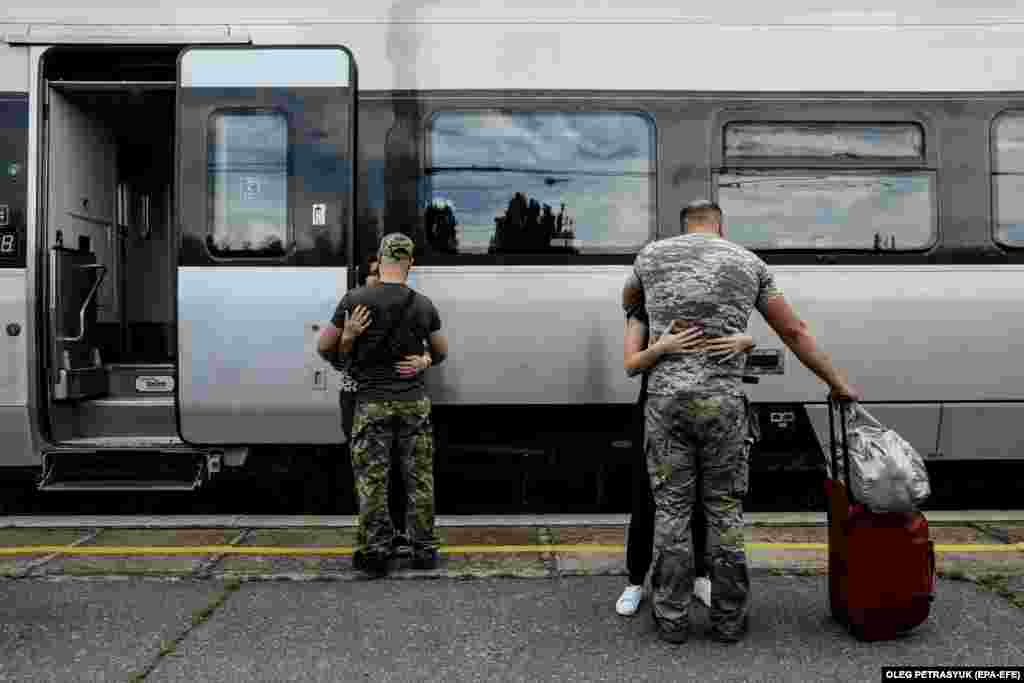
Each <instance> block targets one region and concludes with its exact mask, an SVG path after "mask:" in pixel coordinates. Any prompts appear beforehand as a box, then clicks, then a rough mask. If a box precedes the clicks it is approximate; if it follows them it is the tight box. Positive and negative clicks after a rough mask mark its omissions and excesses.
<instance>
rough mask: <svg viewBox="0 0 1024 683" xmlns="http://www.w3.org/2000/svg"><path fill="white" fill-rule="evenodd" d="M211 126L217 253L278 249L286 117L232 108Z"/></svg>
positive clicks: (283, 219)
mask: <svg viewBox="0 0 1024 683" xmlns="http://www.w3.org/2000/svg"><path fill="white" fill-rule="evenodd" d="M212 124H213V125H212V135H211V139H210V148H209V152H208V154H209V163H208V173H209V179H210V180H209V182H210V190H211V193H210V194H211V232H212V246H213V247H214V248H215V249H217V250H218V251H220V252H238V251H243V252H250V251H271V252H274V253H280V252H281V251H282V250H283V248H284V243H285V241H286V234H287V232H286V231H287V212H288V201H287V196H288V120H287V117H286V116H285V115H284V114H282V113H278V112H231V113H221V114H216V115H215V116H214V118H213V121H212Z"/></svg>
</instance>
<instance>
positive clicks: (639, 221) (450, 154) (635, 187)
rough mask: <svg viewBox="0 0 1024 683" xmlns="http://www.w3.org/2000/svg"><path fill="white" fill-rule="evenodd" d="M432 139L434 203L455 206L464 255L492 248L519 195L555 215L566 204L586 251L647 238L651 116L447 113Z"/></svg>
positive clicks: (439, 118)
mask: <svg viewBox="0 0 1024 683" xmlns="http://www.w3.org/2000/svg"><path fill="white" fill-rule="evenodd" d="M430 143H431V147H430V155H431V165H432V169H433V174H432V175H431V176H429V177H428V183H429V184H430V187H429V190H428V194H429V199H431V200H436V199H445V200H448V201H449V202H451V203H452V204H453V205H454V206H455V215H456V219H457V220H458V222H459V227H458V230H459V245H460V250H462V251H475V250H482V249H486V248H487V245H488V243H489V241H490V238H491V237H492V236H493V234H494V219H495V217H497V216H501V215H503V214H504V213H505V210H506V209H507V207H508V203H509V201H510V200H511V199H512V197H513V195H514V194H515V193H516V192H520V193H523V194H525V195H526V196H527V197H528V198H529V199H536V200H537V201H538V202H540V203H541V204H542V205H543V204H548V205H550V206H551V209H552V212H553V213H554V214H556V215H557V214H558V212H559V211H560V207H561V204H563V203H564V204H565V205H566V213H567V214H568V215H570V216H572V218H573V219H574V220H575V231H576V242H575V244H576V246H577V247H579V248H581V249H583V250H587V249H588V248H589V249H590V250H618V249H630V248H633V247H636V246H638V245H640V244H643V243H644V242H645V241H646V239H647V237H648V234H649V232H650V227H651V222H652V220H653V208H654V207H653V187H652V183H651V179H652V178H653V171H654V169H653V167H654V160H653V129H652V127H651V125H650V122H649V121H648V119H646V118H645V117H643V116H640V115H637V114H620V113H600V114H565V113H507V112H506V113H491V112H480V113H478V112H473V113H463V112H451V113H443V114H439V115H438V116H436V117H435V118H434V120H433V122H432V126H431V131H430ZM555 243H556V244H558V243H559V241H558V240H556V241H555Z"/></svg>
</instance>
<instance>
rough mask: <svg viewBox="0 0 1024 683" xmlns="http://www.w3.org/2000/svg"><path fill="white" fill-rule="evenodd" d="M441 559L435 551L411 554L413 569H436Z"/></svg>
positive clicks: (418, 551) (415, 551) (421, 551)
mask: <svg viewBox="0 0 1024 683" xmlns="http://www.w3.org/2000/svg"><path fill="white" fill-rule="evenodd" d="M440 564H441V557H440V555H438V552H437V551H436V550H414V551H413V553H412V568H413V569H437V568H438V566H439V565H440Z"/></svg>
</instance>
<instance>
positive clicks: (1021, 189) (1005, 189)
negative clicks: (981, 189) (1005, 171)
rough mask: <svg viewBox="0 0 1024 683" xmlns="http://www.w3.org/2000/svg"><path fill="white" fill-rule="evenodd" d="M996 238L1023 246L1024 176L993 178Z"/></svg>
mask: <svg viewBox="0 0 1024 683" xmlns="http://www.w3.org/2000/svg"><path fill="white" fill-rule="evenodd" d="M994 180H995V200H996V201H995V205H996V238H997V239H998V240H999V241H1000V242H1004V243H1006V244H1013V245H1018V246H1024V175H1001V176H995V178H994Z"/></svg>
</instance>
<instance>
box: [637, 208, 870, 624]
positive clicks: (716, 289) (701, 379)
mask: <svg viewBox="0 0 1024 683" xmlns="http://www.w3.org/2000/svg"><path fill="white" fill-rule="evenodd" d="M681 221H682V222H683V227H684V229H685V230H686V234H683V235H680V236H678V237H672V238H669V239H664V240H659V241H657V242H653V243H651V244H648V245H647V246H646V247H644V248H643V249H642V250H641V251H640V253H639V254H638V255H637V258H636V262H635V264H634V272H633V275H632V277H631V280H630V282H628V283H627V286H626V290H627V293H628V291H629V290H634V291H636V292H638V293H639V292H642V294H643V296H644V299H645V301H646V309H647V316H648V319H649V321H650V333H651V335H652V338H657V337H659V336H660V335H662V334H664V333H666V332H668V333H670V334H672V335H674V336H677V337H678V340H679V341H680V342H686V341H687V340H690V339H693V338H694V337H695V336H697V337H700V338H703V339H704V340H706V341H705V346H704V350H703V351H698V352H697V353H693V352H690V353H679V354H666V355H663V356H661V357H660V358H659V359H658V362H657V364H656V365H655V366H654V368H653V369H652V370H651V373H650V380H649V385H648V393H649V396H648V399H647V406H646V410H645V428H646V439H645V443H644V448H645V451H646V456H647V470H648V474H649V475H650V479H651V490H652V493H653V495H654V501H655V507H656V514H655V532H654V561H653V567H652V576H651V587H652V592H653V596H652V601H651V603H652V610H653V614H654V619H655V622H656V624H657V626H658V631H659V635H660V637H661V638H662V639H664V640H667V641H669V642H675V643H680V642H684V641H685V640H686V639H687V637H688V634H689V606H690V600H691V595H692V591H693V581H694V559H693V551H692V539H691V530H690V517H691V511H692V509H693V504H694V497H695V488H696V487H695V472H696V471H697V469H698V467H697V462H698V461H699V463H700V468H699V469H700V476H701V485H702V495H703V505H704V510H705V512H706V515H707V524H708V539H707V546H708V547H707V555H708V559H709V561H710V569H711V585H712V588H711V625H712V631H711V635H712V637H713V638H715V639H716V640H720V641H723V642H735V641H737V640H739V639H740V638H741V637H742V636H743V634H744V633H745V631H746V627H747V611H748V608H749V602H750V579H749V576H748V572H747V560H746V554H745V552H744V542H743V511H742V500H743V497H744V496H745V495H746V493H747V484H748V480H749V476H748V472H749V467H748V456H749V454H750V447H751V445H752V443H753V442H754V440H755V435H756V423H755V422H754V421H753V420H752V419H751V417H752V416H751V411H750V406H749V403H748V402H747V398H746V395H745V394H744V392H743V390H742V388H741V385H740V383H741V381H742V375H743V368H744V365H745V362H746V356H745V355H744V354H736V355H733V356H731V357H729V358H727V359H722V360H716V359H715V358H713V357H712V352H713V351H717V350H720V349H721V346H720V345H719V342H718V341H717V340H718V339H721V338H723V337H731V336H734V335H736V334H738V333H742V332H744V331H745V330H746V327H747V322H748V320H749V318H750V313H751V311H752V310H753V309H754V308H756V309H757V310H758V311H759V312H760V313H761V314H762V315H763V316H764V317H765V319H766V320H767V321H768V323H769V324H770V325H771V326H772V328H773V329H774V330H775V331H776V332H777V333H778V334H779V335H780V337H781V338H782V339H783V341H784V342H785V343H786V344H787V346H789V348H791V349H792V350H793V351H794V353H796V355H797V357H798V358H799V359H800V360H801V361H802V362H803V363H804V364H805V365H806V366H807V367H808V368H810V369H811V370H813V371H814V372H815V373H816V374H818V375H819V377H821V378H822V379H823V380H825V381H826V382H827V383H828V384H829V385H830V386H831V387H832V389H833V394H834V395H835V396H836V397H837V398H847V399H850V398H855V397H856V394H855V392H854V390H853V389H852V387H850V385H849V384H848V383H847V382H846V380H845V379H844V378H843V377H842V376H841V375H840V374H839V373H838V371H837V370H836V369H835V368H834V367H832V365H831V362H830V361H829V360H828V358H827V357H826V356H825V355H824V354H822V353H821V352H820V351H818V350H817V349H816V347H815V342H814V339H813V337H811V336H810V334H809V333H807V331H806V325H804V324H803V323H802V322H801V321H800V320H799V319H798V318H796V316H795V314H794V313H793V311H792V309H790V308H789V305H788V304H787V303H786V301H785V299H784V298H783V297H782V293H781V292H780V291H779V289H778V288H777V287H776V285H775V280H774V278H773V276H772V274H771V273H770V272H769V270H768V267H767V265H766V264H765V263H764V261H762V260H761V259H760V258H758V257H757V256H756V255H755V254H753V253H752V252H750V251H748V250H747V249H745V248H743V247H741V246H739V245H737V244H734V243H732V242H729V241H727V240H725V239H723V237H722V213H721V209H719V208H718V206H717V205H715V204H712V203H711V202H695V203H693V204H691V205H690V206H688V207H687V208H686V209H684V211H683V214H682V215H681ZM695 330H696V331H695Z"/></svg>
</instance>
